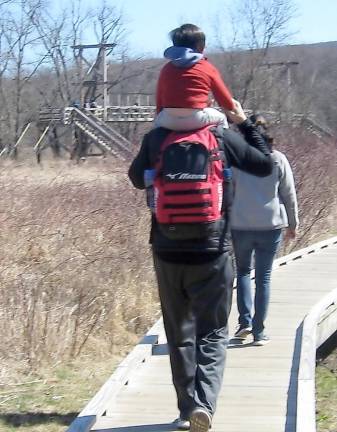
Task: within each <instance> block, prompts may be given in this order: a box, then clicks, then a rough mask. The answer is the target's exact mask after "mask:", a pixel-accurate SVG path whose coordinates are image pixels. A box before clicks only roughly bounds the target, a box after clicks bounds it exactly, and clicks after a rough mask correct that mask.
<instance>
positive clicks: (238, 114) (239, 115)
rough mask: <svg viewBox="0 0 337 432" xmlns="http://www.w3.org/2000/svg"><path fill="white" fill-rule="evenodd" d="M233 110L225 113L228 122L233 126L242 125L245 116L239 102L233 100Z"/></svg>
mask: <svg viewBox="0 0 337 432" xmlns="http://www.w3.org/2000/svg"><path fill="white" fill-rule="evenodd" d="M233 103H234V109H233V110H232V111H226V114H227V116H228V118H229V119H230V120H232V122H233V123H235V124H240V123H243V122H244V121H245V120H246V119H247V116H246V114H245V113H244V111H243V108H242V106H241V104H240V102H239V101H237V100H235V99H233Z"/></svg>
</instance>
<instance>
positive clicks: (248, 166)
mask: <svg viewBox="0 0 337 432" xmlns="http://www.w3.org/2000/svg"><path fill="white" fill-rule="evenodd" d="M234 105H235V109H234V110H232V111H227V115H228V117H229V118H230V119H231V120H232V121H233V122H234V123H236V124H237V126H238V128H239V129H240V131H241V133H242V135H243V136H241V135H240V134H239V133H236V132H233V131H230V130H224V131H223V133H222V136H223V140H222V141H223V144H224V149H225V152H226V156H227V160H228V162H229V163H230V164H231V165H233V166H235V167H237V168H239V169H241V170H242V171H246V172H248V173H250V174H253V175H256V176H260V177H265V176H267V175H269V174H271V172H272V169H273V161H272V159H271V156H270V150H269V148H268V145H267V143H266V142H265V140H264V138H263V137H262V136H261V134H260V133H259V131H258V130H257V128H256V127H255V126H254V125H253V123H252V122H251V121H250V120H249V119H247V116H246V114H245V113H244V111H243V109H242V107H241V105H240V103H239V102H238V101H236V100H234Z"/></svg>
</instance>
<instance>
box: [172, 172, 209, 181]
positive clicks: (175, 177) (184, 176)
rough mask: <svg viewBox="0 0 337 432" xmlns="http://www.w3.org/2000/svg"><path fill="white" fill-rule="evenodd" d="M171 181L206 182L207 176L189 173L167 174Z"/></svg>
mask: <svg viewBox="0 0 337 432" xmlns="http://www.w3.org/2000/svg"><path fill="white" fill-rule="evenodd" d="M165 176H166V177H168V178H169V179H170V180H205V179H206V178H207V175H206V174H189V173H175V174H165Z"/></svg>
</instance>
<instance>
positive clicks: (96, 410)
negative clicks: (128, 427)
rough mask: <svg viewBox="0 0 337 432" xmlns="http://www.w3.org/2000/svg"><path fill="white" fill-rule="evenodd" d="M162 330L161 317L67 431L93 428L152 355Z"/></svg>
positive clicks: (75, 431)
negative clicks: (137, 370) (142, 364)
mask: <svg viewBox="0 0 337 432" xmlns="http://www.w3.org/2000/svg"><path fill="white" fill-rule="evenodd" d="M162 332H163V325H162V319H161V318H160V319H159V320H158V321H157V322H156V323H155V324H154V325H153V326H152V327H151V328H150V330H149V331H148V332H147V333H146V335H145V336H144V337H143V338H142V339H141V341H140V342H139V343H138V345H136V346H135V347H134V348H133V349H132V351H131V352H130V353H129V354H128V355H127V356H126V357H125V359H124V360H123V361H122V362H121V363H120V364H119V365H118V367H117V368H116V369H115V371H114V372H113V374H112V375H111V376H110V378H109V379H108V380H107V381H106V382H105V383H104V384H103V386H102V387H101V388H100V390H99V391H98V392H97V393H96V395H95V396H94V397H93V398H92V399H91V400H90V401H89V402H88V404H87V405H86V406H85V407H84V408H83V410H82V411H81V412H80V413H79V415H78V417H76V419H75V420H74V421H73V422H72V423H71V425H70V426H69V428H68V429H67V431H66V432H89V431H90V430H91V427H92V426H93V425H94V423H95V422H96V420H97V418H98V417H100V416H102V415H104V414H105V411H106V409H107V406H108V405H109V404H110V403H111V402H112V401H113V400H114V398H115V397H116V395H117V394H118V392H119V391H120V389H121V388H122V387H123V386H124V385H126V384H127V383H128V380H129V379H130V376H131V375H132V372H133V371H135V370H136V369H137V366H138V365H139V364H141V363H143V362H144V361H146V360H147V359H148V358H149V357H151V356H152V350H153V346H154V345H155V344H157V343H158V339H159V338H160V337H161V333H162Z"/></svg>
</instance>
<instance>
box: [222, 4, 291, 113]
mask: <svg viewBox="0 0 337 432" xmlns="http://www.w3.org/2000/svg"><path fill="white" fill-rule="evenodd" d="M294 12H295V7H294V4H293V1H292V0H239V1H237V2H235V4H233V6H232V7H231V9H230V10H229V16H228V18H227V19H226V20H225V22H226V24H228V23H229V28H230V30H229V31H227V32H226V31H224V32H223V26H222V25H221V24H220V21H219V25H218V26H217V28H218V29H219V30H218V35H217V39H218V44H219V47H220V49H221V51H222V52H223V53H224V54H225V56H226V58H225V61H226V64H225V66H226V67H225V69H226V73H225V75H226V77H227V78H228V80H229V84H230V85H231V88H232V89H233V92H234V94H235V96H236V97H237V98H239V99H240V101H241V102H242V103H243V104H245V105H247V104H248V105H249V106H251V107H252V108H255V106H254V105H257V102H258V101H257V100H256V99H259V98H260V99H261V88H263V87H264V88H265V87H266V85H267V84H268V83H266V78H267V80H268V78H269V81H270V68H268V54H269V51H270V48H271V47H273V46H276V45H280V44H283V43H284V42H285V41H286V40H287V39H288V38H289V36H290V35H291V33H290V31H289V23H290V21H291V19H292V18H293V16H294ZM226 28H228V26H226ZM261 84H263V85H261ZM269 93H270V92H269ZM259 96H260V97H259Z"/></svg>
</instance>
